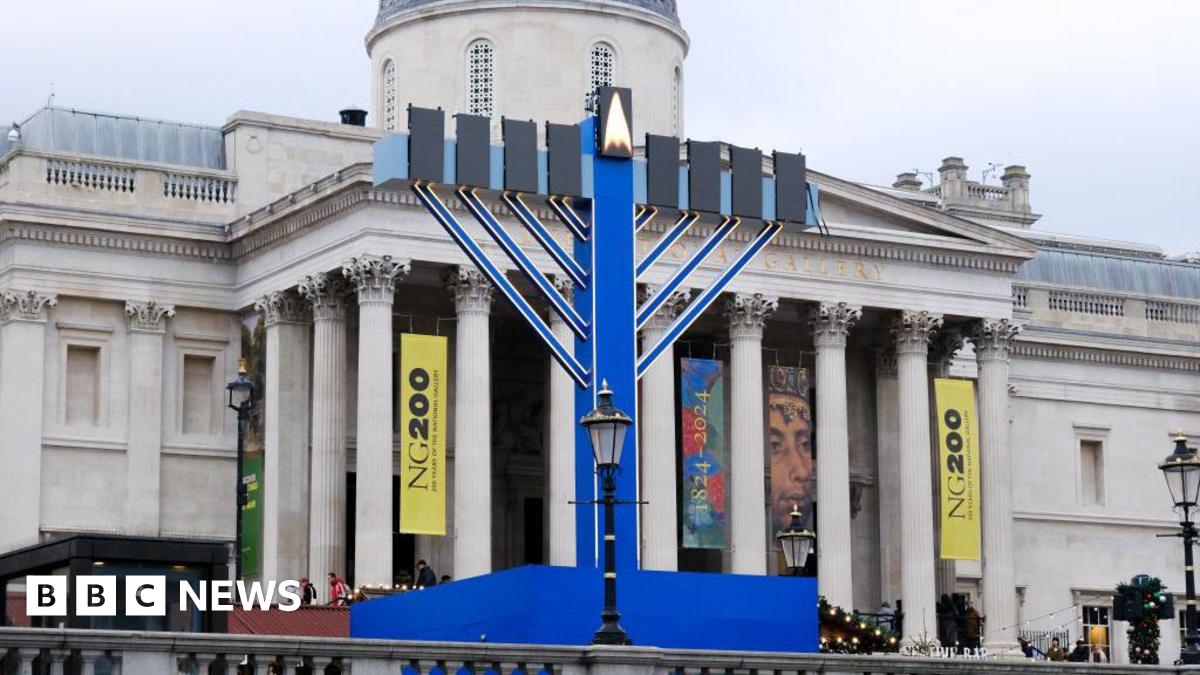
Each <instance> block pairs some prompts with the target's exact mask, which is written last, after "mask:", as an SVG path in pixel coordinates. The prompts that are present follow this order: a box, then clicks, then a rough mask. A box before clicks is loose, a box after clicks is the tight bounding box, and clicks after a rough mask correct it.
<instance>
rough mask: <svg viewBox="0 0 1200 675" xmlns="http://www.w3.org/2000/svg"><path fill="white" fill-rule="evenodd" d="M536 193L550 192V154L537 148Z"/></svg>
mask: <svg viewBox="0 0 1200 675" xmlns="http://www.w3.org/2000/svg"><path fill="white" fill-rule="evenodd" d="M537 159H538V194H540V195H544V194H549V193H550V176H549V174H548V172H549V168H548V167H549V166H550V155H549V153H547V152H546V151H545V150H538V158H537Z"/></svg>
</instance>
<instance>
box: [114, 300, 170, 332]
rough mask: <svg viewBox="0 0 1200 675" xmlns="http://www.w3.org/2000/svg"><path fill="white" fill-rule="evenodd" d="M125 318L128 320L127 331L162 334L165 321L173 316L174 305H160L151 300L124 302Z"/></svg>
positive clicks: (165, 325) (164, 328)
mask: <svg viewBox="0 0 1200 675" xmlns="http://www.w3.org/2000/svg"><path fill="white" fill-rule="evenodd" d="M125 316H126V317H128V318H129V330H131V331H134V332H138V333H162V332H164V331H165V330H166V327H167V319H168V318H170V317H173V316H175V305H161V304H159V303H157V302H155V301H153V300H148V301H146V302H138V301H136V300H126V301H125Z"/></svg>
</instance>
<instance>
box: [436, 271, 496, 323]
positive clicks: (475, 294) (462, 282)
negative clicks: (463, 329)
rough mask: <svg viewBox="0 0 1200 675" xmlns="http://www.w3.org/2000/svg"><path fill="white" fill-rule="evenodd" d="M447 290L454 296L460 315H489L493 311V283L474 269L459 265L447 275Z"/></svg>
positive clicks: (456, 308) (455, 305)
mask: <svg viewBox="0 0 1200 675" xmlns="http://www.w3.org/2000/svg"><path fill="white" fill-rule="evenodd" d="M446 290H448V291H450V294H451V295H453V296H454V307H455V310H456V311H457V312H458V313H459V314H468V313H474V314H488V313H490V312H491V309H492V293H493V291H494V290H495V289H493V287H492V284H491V282H489V281H488V280H487V277H485V276H483V274H481V273H480V272H479V271H478V270H476V269H475V268H473V267H467V266H465V265H459V266H457V267H453V268H451V269H450V271H449V272H448V273H447V274H446Z"/></svg>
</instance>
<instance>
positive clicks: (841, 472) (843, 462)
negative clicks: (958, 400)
mask: <svg viewBox="0 0 1200 675" xmlns="http://www.w3.org/2000/svg"><path fill="white" fill-rule="evenodd" d="M860 318H862V308H861V307H856V306H853V305H848V304H846V303H844V302H839V303H837V304H828V303H822V304H821V305H820V306H819V307H817V308H816V310H814V311H813V314H812V320H811V323H812V327H813V343H814V344H815V345H816V347H817V387H819V391H820V392H821V393H820V396H818V397H817V420H818V424H817V447H818V448H819V449H820V453H821V454H820V471H819V472H818V473H817V503H818V504H820V505H821V508H819V509H818V510H817V561H818V562H817V565H818V569H819V570H820V574H819V578H818V585H819V588H820V592H821V595H824V596H825V598H826V599H827V600H829V602H831V603H833V604H834V605H837V606H839V607H853V606H854V583H853V577H852V575H851V555H850V438H849V435H848V434H847V431H846V429H847V427H848V426H849V412H848V409H847V407H848V403H847V401H846V336H847V335H849V333H850V327H851V326H853V325H854V324H855V323H856V322H857V321H858V320H859V319H860Z"/></svg>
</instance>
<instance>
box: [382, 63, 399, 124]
mask: <svg viewBox="0 0 1200 675" xmlns="http://www.w3.org/2000/svg"><path fill="white" fill-rule="evenodd" d="M383 128H384V129H385V130H387V131H395V130H396V62H395V61H392V60H391V59H388V60H387V61H385V62H384V64H383Z"/></svg>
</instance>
